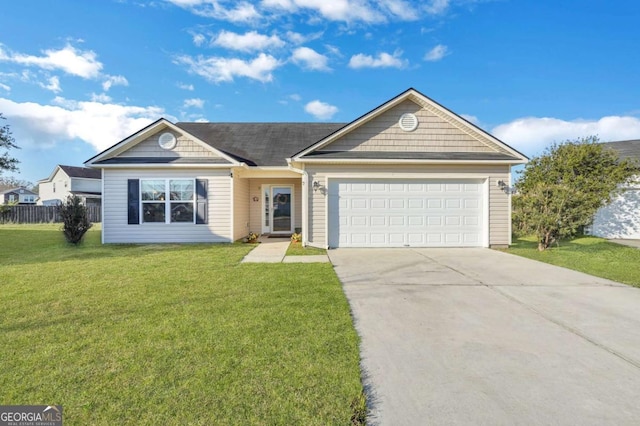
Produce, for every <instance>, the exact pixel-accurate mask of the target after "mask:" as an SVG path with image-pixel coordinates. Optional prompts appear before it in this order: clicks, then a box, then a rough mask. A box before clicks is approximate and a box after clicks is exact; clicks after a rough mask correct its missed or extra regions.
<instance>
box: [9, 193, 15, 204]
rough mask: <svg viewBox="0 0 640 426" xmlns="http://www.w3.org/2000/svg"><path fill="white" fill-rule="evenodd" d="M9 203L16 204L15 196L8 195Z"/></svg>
mask: <svg viewBox="0 0 640 426" xmlns="http://www.w3.org/2000/svg"><path fill="white" fill-rule="evenodd" d="M9 202H10V203H15V202H16V196H15V194H9Z"/></svg>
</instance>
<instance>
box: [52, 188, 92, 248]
mask: <svg viewBox="0 0 640 426" xmlns="http://www.w3.org/2000/svg"><path fill="white" fill-rule="evenodd" d="M58 214H59V215H60V218H61V219H62V233H63V234H64V237H65V238H66V239H67V242H69V243H71V244H79V243H80V242H81V241H82V237H83V236H84V234H85V233H86V232H87V231H88V230H89V228H91V226H92V225H91V222H89V215H88V213H87V208H86V207H85V206H84V205H83V204H82V201H81V200H80V197H78V196H76V195H70V196H68V197H67V199H66V200H65V202H64V203H62V204H60V205H58Z"/></svg>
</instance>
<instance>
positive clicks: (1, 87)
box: [0, 83, 11, 92]
mask: <svg viewBox="0 0 640 426" xmlns="http://www.w3.org/2000/svg"><path fill="white" fill-rule="evenodd" d="M0 89H2V90H4V91H5V92H10V91H11V87H9V86H7V85H6V84H3V83H0Z"/></svg>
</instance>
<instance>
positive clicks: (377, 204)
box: [371, 198, 387, 209]
mask: <svg viewBox="0 0 640 426" xmlns="http://www.w3.org/2000/svg"><path fill="white" fill-rule="evenodd" d="M371 208H372V209H386V208H387V200H386V199H384V198H372V199H371Z"/></svg>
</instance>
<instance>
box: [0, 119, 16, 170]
mask: <svg viewBox="0 0 640 426" xmlns="http://www.w3.org/2000/svg"><path fill="white" fill-rule="evenodd" d="M4 119H5V118H4V116H3V115H2V113H0V120H4ZM0 148H4V149H6V151H5V152H4V153H3V154H2V155H0V174H2V172H3V171H5V170H6V171H11V172H15V171H16V170H18V163H19V161H18V160H17V159H15V158H13V157H9V149H11V148H15V149H20V147H18V145H16V141H15V139H13V136H12V135H11V129H10V128H9V125H8V124H5V125H4V126H1V127H0Z"/></svg>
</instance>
